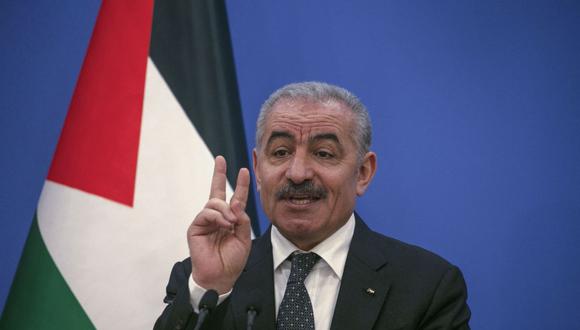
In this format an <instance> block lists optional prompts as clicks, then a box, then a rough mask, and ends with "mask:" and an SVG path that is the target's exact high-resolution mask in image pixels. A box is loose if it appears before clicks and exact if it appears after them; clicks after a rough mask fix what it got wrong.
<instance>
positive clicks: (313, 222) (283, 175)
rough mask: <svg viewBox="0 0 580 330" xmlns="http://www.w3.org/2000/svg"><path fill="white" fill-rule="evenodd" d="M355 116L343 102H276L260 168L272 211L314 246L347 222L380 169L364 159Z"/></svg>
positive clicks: (299, 239) (265, 201)
mask: <svg viewBox="0 0 580 330" xmlns="http://www.w3.org/2000/svg"><path fill="white" fill-rule="evenodd" d="M353 117H354V115H353V114H352V113H351V112H350V110H349V109H347V108H346V107H344V106H343V105H342V104H340V103H337V102H328V103H324V104H321V103H312V102H293V103H290V102H287V101H284V100H281V101H279V102H278V103H276V105H275V106H274V108H273V109H272V112H270V114H269V115H268V117H267V119H266V123H265V129H264V135H263V136H262V137H261V141H260V149H259V150H256V149H254V152H253V159H254V169H255V173H256V181H257V187H258V190H259V192H260V199H261V201H262V205H263V207H264V211H265V212H266V215H268V217H269V218H270V220H271V221H272V223H273V224H274V225H275V226H276V227H277V228H278V230H279V231H280V232H281V233H282V235H284V236H285V237H286V238H287V239H289V240H290V241H292V242H293V243H294V244H295V245H297V246H298V247H300V248H301V249H304V250H310V249H311V248H312V247H314V246H315V245H316V244H318V243H320V242H321V241H323V240H324V239H326V238H327V237H329V236H330V235H332V234H333V233H334V232H335V231H336V230H338V229H339V228H340V227H341V226H342V225H344V224H345V223H346V221H347V220H348V218H349V217H350V215H351V214H352V212H353V210H354V206H355V201H356V196H357V195H362V194H363V193H364V191H365V190H366V187H367V186H368V184H369V183H370V180H371V179H372V176H373V175H374V172H375V168H376V156H375V154H374V153H372V152H369V153H367V154H366V155H365V156H364V158H363V160H362V161H361V162H359V159H358V149H357V145H356V143H355V140H354V130H353Z"/></svg>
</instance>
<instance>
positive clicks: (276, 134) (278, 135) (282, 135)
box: [266, 131, 295, 146]
mask: <svg viewBox="0 0 580 330" xmlns="http://www.w3.org/2000/svg"><path fill="white" fill-rule="evenodd" d="M275 139H290V140H292V141H294V140H295V138H294V136H293V135H292V134H290V133H288V132H285V131H273V132H272V134H270V137H269V138H268V142H267V143H266V146H268V145H270V143H272V141H274V140H275Z"/></svg>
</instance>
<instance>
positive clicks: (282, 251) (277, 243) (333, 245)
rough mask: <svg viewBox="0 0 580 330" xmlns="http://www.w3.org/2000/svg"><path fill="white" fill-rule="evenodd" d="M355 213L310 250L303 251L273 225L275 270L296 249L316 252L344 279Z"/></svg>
mask: <svg viewBox="0 0 580 330" xmlns="http://www.w3.org/2000/svg"><path fill="white" fill-rule="evenodd" d="M354 226H355V221H354V213H353V214H351V216H350V218H349V219H348V221H347V222H346V223H345V224H344V225H343V226H342V227H340V228H339V229H338V230H337V231H336V232H334V234H332V235H330V236H329V237H328V238H327V239H325V240H324V241H322V242H320V243H319V244H318V245H316V246H315V247H314V248H313V249H312V250H310V251H302V250H300V249H299V248H298V247H296V246H295V245H294V244H292V242H290V241H289V240H288V239H286V237H284V236H282V234H281V233H280V231H278V228H276V227H275V226H272V230H271V234H270V239H271V241H272V256H273V257H274V270H276V269H277V268H278V267H279V266H280V265H281V264H282V263H283V262H284V261H285V260H286V259H287V258H288V256H290V255H291V254H292V253H293V252H295V251H302V252H314V253H316V254H318V255H319V256H320V258H321V259H323V260H324V261H325V262H326V263H327V264H328V265H329V266H330V268H332V270H333V271H334V273H335V274H336V275H337V276H338V278H340V279H342V273H343V272H344V264H345V263H346V256H347V254H348V248H349V247H350V241H351V240H352V236H353V234H354Z"/></svg>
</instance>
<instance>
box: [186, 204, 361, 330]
mask: <svg viewBox="0 0 580 330" xmlns="http://www.w3.org/2000/svg"><path fill="white" fill-rule="evenodd" d="M354 227H355V221H354V214H352V215H351V216H350V218H349V219H348V221H347V222H346V223H345V224H344V225H343V226H342V227H341V228H340V229H338V230H337V231H336V232H335V233H334V234H332V235H331V236H330V237H328V238H327V239H325V240H324V241H322V242H321V243H320V244H318V245H317V246H315V247H314V248H313V249H312V250H310V251H302V250H300V249H299V248H297V247H296V246H295V245H294V244H292V242H290V241H289V240H288V239H286V238H285V237H284V236H282V234H281V233H280V232H279V231H278V229H277V228H276V227H274V226H272V230H271V236H270V239H271V240H272V256H273V259H274V295H275V302H276V315H278V309H279V307H280V303H282V298H284V292H285V291H286V283H287V282H288V277H290V269H291V265H292V264H291V262H290V261H288V260H287V258H288V257H289V256H290V255H291V254H292V253H294V252H296V251H299V252H314V253H316V254H318V255H319V256H320V260H319V261H318V262H317V263H316V264H315V265H314V267H313V268H312V270H311V271H310V274H308V277H306V280H304V285H305V286H306V291H308V295H309V296H310V301H311V303H312V309H313V312H314V325H315V328H316V329H317V330H324V329H330V324H331V322H332V316H333V315H334V307H335V306H336V299H337V297H338V291H339V289H340V283H341V280H342V274H343V272H344V265H345V263H346V256H347V254H348V249H349V247H350V242H351V240H352V236H353V234H354ZM189 291H190V300H191V305H192V307H193V309H194V311H195V312H196V313H197V312H198V305H199V301H200V300H201V297H202V296H203V294H204V293H205V291H206V290H205V289H204V288H202V287H200V286H199V285H197V283H195V281H193V278H192V277H191V276H190V277H189ZM230 293H231V291H230V292H227V293H225V294H222V295H220V296H219V299H218V304H220V303H221V302H222V301H224V300H225V299H226V298H227V297H228V296H229V295H230Z"/></svg>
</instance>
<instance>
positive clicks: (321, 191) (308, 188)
mask: <svg viewBox="0 0 580 330" xmlns="http://www.w3.org/2000/svg"><path fill="white" fill-rule="evenodd" d="M327 194H328V192H327V190H326V189H325V188H324V187H321V186H317V185H315V184H314V182H312V181H304V182H302V183H299V184H295V183H293V182H288V183H286V184H285V185H284V186H282V187H280V189H278V191H277V192H276V198H278V199H288V198H292V197H294V196H301V197H302V196H309V197H313V198H319V199H321V198H325V197H326V195H327Z"/></svg>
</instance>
